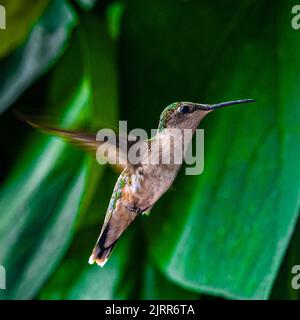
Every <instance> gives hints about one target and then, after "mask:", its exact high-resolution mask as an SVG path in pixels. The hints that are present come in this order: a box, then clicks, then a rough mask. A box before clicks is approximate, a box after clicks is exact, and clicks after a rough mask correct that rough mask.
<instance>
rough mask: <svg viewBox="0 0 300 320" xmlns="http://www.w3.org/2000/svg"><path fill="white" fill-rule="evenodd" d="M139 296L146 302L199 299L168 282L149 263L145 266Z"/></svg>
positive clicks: (197, 296) (195, 294) (196, 295)
mask: <svg viewBox="0 0 300 320" xmlns="http://www.w3.org/2000/svg"><path fill="white" fill-rule="evenodd" d="M141 296H142V299H146V300H196V299H199V297H200V296H199V294H197V293H194V292H191V291H188V290H185V289H182V288H181V287H180V286H176V285H175V284H174V283H172V282H170V281H168V280H167V279H166V278H165V277H164V276H163V275H162V274H161V273H160V272H159V271H158V270H157V269H156V268H155V267H154V266H153V265H152V264H151V263H150V262H148V263H147V264H146V266H145V274H144V286H143V290H142V295H141Z"/></svg>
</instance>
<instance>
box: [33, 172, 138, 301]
mask: <svg viewBox="0 0 300 320" xmlns="http://www.w3.org/2000/svg"><path fill="white" fill-rule="evenodd" d="M115 179H116V176H115V175H114V174H112V172H111V170H106V172H105V174H104V176H103V181H106V183H105V184H104V183H101V184H100V185H99V188H98V189H97V191H96V193H95V194H94V197H93V201H92V202H91V204H90V206H89V207H88V209H87V212H88V215H87V216H86V217H85V218H86V219H87V221H85V223H84V224H83V223H81V224H80V229H79V231H78V232H77V233H76V234H75V237H74V241H73V243H72V246H71V247H70V249H69V251H68V254H67V255H66V257H65V259H64V260H63V262H62V263H61V264H60V266H59V268H58V269H57V271H56V272H55V273H54V274H53V276H52V277H51V279H50V281H49V282H48V283H47V285H46V286H45V287H44V288H43V290H42V292H41V293H40V295H39V298H41V299H84V300H86V299H115V298H116V297H119V298H120V296H121V295H123V297H124V296H125V297H128V296H127V292H126V290H127V289H125V287H126V286H127V287H128V286H130V285H133V284H134V281H133V276H134V273H132V272H130V273H129V278H130V281H125V282H124V281H122V280H123V279H124V274H125V268H126V264H127V261H128V258H129V252H132V250H131V249H130V246H131V245H132V241H133V240H134V239H133V234H132V232H131V233H130V232H129V233H127V234H126V236H125V237H122V241H120V245H118V246H117V247H116V249H115V250H114V254H113V255H112V257H111V258H110V259H109V262H107V266H106V267H105V268H100V267H98V266H97V265H93V266H91V265H89V264H88V258H89V256H90V254H91V250H92V247H93V245H94V244H95V241H96V239H97V237H98V235H99V232H100V227H101V222H102V221H103V219H104V215H105V212H106V209H107V203H108V201H109V199H110V197H111V190H112V188H113V185H114V183H115ZM132 231H133V230H132ZM131 254H132V253H131ZM132 270H133V268H131V271H132ZM124 290H125V292H124Z"/></svg>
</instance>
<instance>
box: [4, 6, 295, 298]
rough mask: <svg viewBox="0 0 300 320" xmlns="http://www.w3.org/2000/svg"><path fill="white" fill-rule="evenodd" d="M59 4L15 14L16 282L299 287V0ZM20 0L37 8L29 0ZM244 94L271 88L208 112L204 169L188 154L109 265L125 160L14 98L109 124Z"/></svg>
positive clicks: (212, 291) (9, 51)
mask: <svg viewBox="0 0 300 320" xmlns="http://www.w3.org/2000/svg"><path fill="white" fill-rule="evenodd" d="M46 4H47V1H36V2H34V4H30V3H28V4H27V6H26V8H25V9H26V11H28V12H27V13H26V14H24V15H22V19H24V21H23V20H22V22H20V24H23V25H24V27H22V28H20V29H22V34H21V32H20V33H16V34H15V37H12V36H9V33H8V32H13V29H10V27H9V26H10V24H11V25H13V28H16V27H15V25H16V24H17V23H19V22H15V19H16V21H17V20H18V19H19V18H18V14H15V15H13V14H12V15H8V23H7V24H8V30H7V33H5V32H6V31H2V30H0V31H1V33H0V37H1V42H0V43H1V45H0V56H1V58H2V59H1V61H0V68H1V74H0V112H1V113H2V114H1V116H0V132H1V134H2V136H3V137H5V139H2V140H3V141H1V143H0V146H1V147H2V150H4V151H5V157H3V159H1V161H2V162H1V167H2V172H1V177H0V179H1V183H2V184H1V187H0V264H1V265H3V266H5V268H6V270H7V276H8V279H7V290H5V291H0V297H1V298H2V299H30V298H41V299H127V298H136V299H200V298H205V295H212V296H218V297H223V298H240V299H243V298H246V299H268V298H279V299H297V298H298V292H297V291H295V290H293V289H292V288H291V285H290V283H291V278H292V274H291V268H292V266H293V265H295V264H300V261H299V259H300V257H299V250H300V248H299V240H298V239H297V232H295V233H294V236H293V237H292V233H293V231H294V230H299V226H297V228H296V229H295V225H296V222H297V217H298V203H299V187H300V186H299V185H300V173H299V170H297V169H296V168H297V167H298V166H297V164H298V163H299V161H300V159H299V147H300V139H299V138H300V127H299V120H300V109H299V102H298V101H299V99H300V85H299V84H300V81H299V80H300V79H299V75H298V73H297V70H298V69H299V67H300V60H299V53H298V52H299V50H300V42H299V36H298V33H297V31H295V30H293V29H292V28H291V25H290V20H291V18H292V17H291V13H290V12H291V7H292V5H293V3H292V1H290V0H289V1H283V0H282V1H279V0H277V1H275V2H274V3H273V4H272V6H270V5H269V2H268V1H266V0H264V1H259V2H258V1H255V0H245V1H244V2H243V3H241V2H238V1H237V0H229V1H226V3H225V1H221V0H219V1H214V2H211V1H208V0H197V1H196V0H176V1H174V0H151V1H150V0H145V1H139V0H126V1H125V0H123V1H121V0H118V1H98V2H97V1H87V0H85V1H83V0H77V1H67V0H54V1H51V2H49V3H48V5H47V7H46ZM5 6H6V7H7V10H8V12H15V13H18V12H20V10H21V11H24V10H25V9H24V3H22V4H21V1H10V2H8V1H7V2H6V3H5ZM13 16H14V17H16V18H11V17H13ZM10 19H11V20H10ZM18 30H19V29H18ZM13 33H14V32H13ZM23 33H24V34H23ZM239 98H256V99H257V103H256V104H253V105H251V106H250V105H249V106H246V105H245V106H241V107H236V108H231V109H226V110H220V111H218V112H216V113H213V114H211V115H209V116H208V117H207V119H205V120H204V121H203V123H202V124H201V127H204V128H205V136H206V140H205V171H204V173H203V174H202V175H200V176H185V175H184V172H183V170H182V171H181V173H180V175H179V177H178V178H177V179H176V181H175V183H174V186H173V187H172V189H171V190H170V191H169V192H168V193H167V194H166V195H165V196H164V197H163V198H162V199H161V200H160V201H159V203H158V204H157V205H156V206H155V207H154V209H153V210H152V214H151V215H150V216H149V217H142V218H140V219H137V221H136V222H135V223H134V224H133V225H132V226H131V227H130V228H129V230H128V231H127V232H126V233H125V234H124V236H122V239H121V241H120V242H119V243H118V245H117V247H116V249H115V250H114V252H113V255H112V257H111V259H110V260H109V262H108V263H107V265H106V266H105V268H103V269H100V268H98V267H97V266H95V265H93V266H89V265H88V264H87V259H88V256H89V254H90V251H91V249H92V247H93V245H94V243H95V241H96V239H97V236H98V233H99V230H100V227H101V223H102V220H103V218H104V214H105V211H106V208H107V205H108V202H109V199H110V196H111V192H112V189H113V186H114V183H115V181H116V179H117V174H116V173H115V172H114V171H113V170H111V168H106V167H101V166H99V165H97V163H96V162H95V160H94V159H92V158H90V157H88V156H85V155H84V154H82V153H81V151H79V150H76V149H74V148H73V147H71V146H68V145H67V144H65V143H64V142H62V141H60V140H58V139H56V138H51V137H45V136H43V135H41V134H40V133H38V132H35V131H34V130H33V129H31V128H28V127H27V126H26V125H24V124H23V123H21V122H19V121H18V120H16V119H15V118H14V115H13V114H12V112H11V110H12V109H17V110H24V111H25V112H28V110H30V111H31V112H34V113H38V114H40V115H41V114H42V115H44V116H45V117H52V118H53V119H54V120H55V124H57V125H59V126H61V127H69V128H79V127H85V128H86V127H90V129H91V130H97V129H98V128H100V127H116V126H117V120H118V119H122V120H128V121H129V127H130V128H135V127H141V128H146V129H147V130H150V129H151V128H155V127H156V126H157V123H158V118H159V114H160V112H161V111H162V109H163V107H164V106H166V105H168V104H170V103H171V102H174V101H179V100H187V101H197V102H204V103H215V102H220V101H226V100H233V99H239ZM8 108H9V109H8ZM53 119H52V120H53ZM288 245H289V248H288ZM287 248H288V249H287ZM280 266H281V268H280ZM272 288H273V291H272Z"/></svg>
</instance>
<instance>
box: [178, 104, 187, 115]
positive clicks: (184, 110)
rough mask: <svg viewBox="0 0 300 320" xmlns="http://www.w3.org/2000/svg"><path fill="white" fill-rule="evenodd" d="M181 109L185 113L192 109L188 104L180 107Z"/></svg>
mask: <svg viewBox="0 0 300 320" xmlns="http://www.w3.org/2000/svg"><path fill="white" fill-rule="evenodd" d="M179 111H180V112H181V113H183V114H184V113H188V112H189V111H190V109H189V107H188V106H185V105H183V106H181V107H180V108H179Z"/></svg>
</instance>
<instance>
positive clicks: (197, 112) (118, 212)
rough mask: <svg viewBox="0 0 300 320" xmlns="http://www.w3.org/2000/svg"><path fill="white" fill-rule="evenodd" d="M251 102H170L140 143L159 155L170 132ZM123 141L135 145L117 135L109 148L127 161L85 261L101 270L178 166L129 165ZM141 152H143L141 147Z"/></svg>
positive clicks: (79, 140)
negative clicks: (152, 131)
mask: <svg viewBox="0 0 300 320" xmlns="http://www.w3.org/2000/svg"><path fill="white" fill-rule="evenodd" d="M254 101H255V100H254V99H244V100H235V101H228V102H222V103H218V104H200V103H193V102H175V103H172V104H170V105H169V106H167V107H166V108H165V109H164V110H163V112H162V113H161V115H160V119H159V124H158V130H157V133H156V134H155V136H154V137H152V138H151V139H149V140H145V141H142V143H143V145H144V146H146V150H147V151H148V154H149V153H150V154H151V153H153V152H154V151H153V150H156V152H159V154H160V155H161V153H163V152H164V150H165V149H166V148H165V147H166V143H167V142H166V141H169V139H168V138H169V137H168V136H169V132H170V131H171V130H173V129H178V130H179V131H178V132H180V131H182V130H185V129H190V130H192V133H194V132H195V131H196V129H197V127H198V126H199V124H200V122H201V120H202V119H203V118H204V117H205V116H206V115H207V114H208V113H210V112H212V111H214V110H216V109H220V108H224V107H228V106H232V105H237V104H242V103H249V102H254ZM25 120H26V119H25ZM26 122H27V123H28V124H30V125H31V126H33V127H35V128H38V129H40V130H42V131H46V132H47V133H50V134H54V135H56V136H59V137H62V138H64V139H66V140H68V141H69V142H71V143H73V144H76V145H78V146H79V147H81V148H83V149H85V150H89V151H96V150H97V148H98V147H99V145H100V144H101V142H100V141H97V140H96V136H95V135H93V134H86V133H80V132H77V131H70V130H64V129H57V128H52V127H48V126H44V125H41V124H37V123H35V122H33V121H30V120H26ZM124 139H126V140H127V141H126V142H128V143H129V145H130V146H132V145H134V144H136V143H138V139H130V141H129V139H128V138H127V137H125V136H121V135H119V136H118V139H117V140H118V141H116V144H115V145H114V146H112V147H114V148H117V152H118V153H119V154H120V155H121V157H122V158H123V159H127V161H125V163H124V164H123V165H119V169H120V170H121V174H120V176H119V177H118V179H117V182H116V184H115V187H114V190H113V193H112V196H111V200H110V202H109V205H108V209H107V212H106V215H105V219H104V223H103V225H102V228H101V231H100V235H99V237H98V239H97V241H96V244H95V246H94V249H93V251H92V254H91V256H90V258H89V260H88V262H89V263H90V264H93V263H95V262H96V263H97V264H98V265H99V266H101V267H103V266H104V265H105V263H106V262H107V260H108V259H109V257H110V255H111V253H112V250H113V248H114V247H115V245H116V243H117V241H118V240H119V238H120V237H121V235H122V234H123V232H124V231H125V230H126V229H127V227H128V226H129V225H130V224H131V223H132V222H133V221H134V220H135V218H137V217H138V216H139V215H144V214H146V215H148V214H149V213H150V211H151V209H152V207H153V206H154V205H155V203H156V202H157V201H158V200H159V199H160V198H161V197H162V195H163V194H164V193H165V192H166V191H167V190H168V189H169V188H170V186H171V185H172V184H173V182H174V180H175V178H176V176H177V174H178V171H179V169H180V167H181V163H182V162H180V163H175V162H174V161H172V160H171V161H170V163H163V162H162V161H161V157H159V159H160V160H159V161H158V163H155V164H152V163H145V162H143V161H140V162H138V163H134V164H133V163H130V161H128V158H127V154H126V152H127V150H126V151H125V150H123V149H122V148H121V147H120V145H121V142H122V141H123V140H124ZM142 150H145V148H144V149H142ZM157 150H158V151H157ZM183 156H184V155H183ZM142 158H143V155H142V157H141V159H142ZM173 160H174V159H173ZM108 162H109V159H108Z"/></svg>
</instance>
